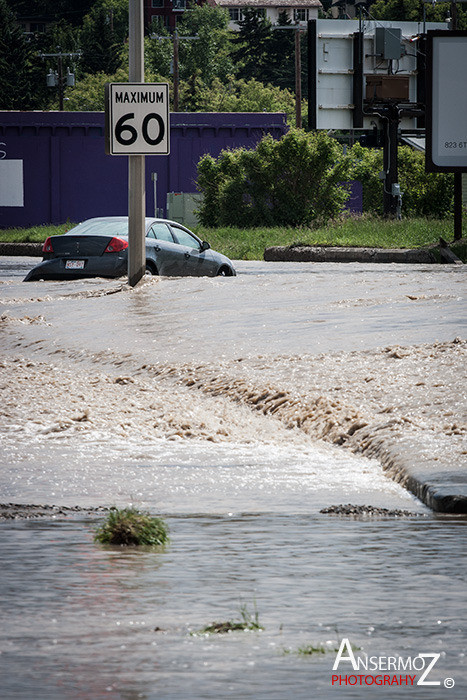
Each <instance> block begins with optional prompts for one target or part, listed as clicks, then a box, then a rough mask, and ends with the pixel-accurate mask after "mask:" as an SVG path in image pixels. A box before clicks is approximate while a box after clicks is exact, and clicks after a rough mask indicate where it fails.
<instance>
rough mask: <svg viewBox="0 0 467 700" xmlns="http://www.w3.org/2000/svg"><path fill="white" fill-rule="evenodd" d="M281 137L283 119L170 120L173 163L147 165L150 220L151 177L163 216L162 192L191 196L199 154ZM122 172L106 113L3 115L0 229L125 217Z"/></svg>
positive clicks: (192, 116) (122, 159)
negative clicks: (109, 150)
mask: <svg viewBox="0 0 467 700" xmlns="http://www.w3.org/2000/svg"><path fill="white" fill-rule="evenodd" d="M286 131H287V124H286V117H285V114H281V113H225V114H218V113H183V112H179V113H172V114H171V153H170V155H169V156H147V157H146V212H147V214H148V215H149V216H151V215H152V214H153V213H154V196H153V184H152V181H151V173H153V172H155V173H157V200H158V202H157V205H158V207H160V208H162V209H164V211H165V207H166V195H167V192H195V191H196V186H195V180H196V166H197V163H198V161H199V159H200V157H201V156H202V155H203V154H205V153H211V154H212V155H213V156H217V155H219V153H220V151H221V150H222V149H223V148H229V147H232V148H233V147H238V146H245V147H247V148H252V147H254V146H255V145H256V144H257V143H258V141H259V140H260V139H261V137H262V136H263V134H265V133H270V134H272V135H273V136H274V137H276V138H280V136H282V135H283V134H284V133H285V132H286ZM8 161H16V163H15V164H14V165H15V177H16V176H18V177H19V175H18V172H17V168H16V166H19V169H20V171H21V169H22V184H23V206H11V205H9V204H5V202H7V203H8V202H11V201H15V203H17V202H16V199H15V195H16V189H17V185H16V182H17V181H16V180H15V185H14V189H15V192H13V193H12V192H11V188H12V184H11V181H10V182H8V181H7V180H6V178H8V173H9V172H13V170H11V169H10V168H9V167H8V166H9V165H13V164H8ZM127 171H128V158H127V157H126V156H107V155H105V146H104V113H103V112H0V187H1V188H3V190H4V191H3V193H2V192H1V191H0V228H7V227H13V226H33V225H37V224H46V223H63V222H64V221H67V220H68V219H69V220H70V221H72V222H77V221H82V220H83V219H88V218H90V217H92V216H109V215H127V213H128V204H127V202H128V172H127ZM2 177H3V179H2ZM18 183H19V180H18ZM18 187H20V184H19V185H18ZM12 197H13V199H12ZM20 199H21V197H20Z"/></svg>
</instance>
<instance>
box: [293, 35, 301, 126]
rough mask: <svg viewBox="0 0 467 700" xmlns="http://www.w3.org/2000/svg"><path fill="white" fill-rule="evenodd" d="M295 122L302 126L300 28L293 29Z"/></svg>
mask: <svg viewBox="0 0 467 700" xmlns="http://www.w3.org/2000/svg"><path fill="white" fill-rule="evenodd" d="M295 122H296V127H297V129H301V128H302V57H301V51H300V29H296V30H295Z"/></svg>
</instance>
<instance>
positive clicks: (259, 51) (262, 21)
mask: <svg viewBox="0 0 467 700" xmlns="http://www.w3.org/2000/svg"><path fill="white" fill-rule="evenodd" d="M238 24H239V27H240V30H239V32H238V34H237V36H236V38H235V40H234V41H235V43H236V45H237V46H238V48H237V50H236V51H235V52H234V54H233V59H234V61H235V62H236V63H237V64H238V68H237V76H238V77H239V78H244V79H245V80H249V79H250V78H255V80H260V81H262V80H263V76H264V74H265V73H266V71H267V69H268V58H267V55H268V48H269V42H270V40H271V22H270V21H269V20H268V19H267V18H266V16H265V13H264V10H261V9H253V8H245V9H244V10H243V19H242V20H240V22H239V23H238Z"/></svg>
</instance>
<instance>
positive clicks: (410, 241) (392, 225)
mask: <svg viewBox="0 0 467 700" xmlns="http://www.w3.org/2000/svg"><path fill="white" fill-rule="evenodd" d="M196 232H197V234H198V236H200V237H202V238H203V239H205V240H207V241H209V243H210V244H211V246H212V247H213V248H214V249H215V250H218V251H219V252H221V253H224V255H227V256H228V257H229V258H232V259H234V260H262V258H263V253H264V249H265V248H268V247H270V246H288V245H292V244H293V243H306V244H308V245H316V246H323V245H329V246H359V247H360V246H361V247H375V248H421V247H423V246H427V245H432V244H437V243H438V242H439V238H440V236H441V237H443V238H445V239H446V240H448V241H449V240H452V237H453V224H452V221H451V220H450V219H442V220H438V219H404V220H402V221H389V220H385V219H375V218H367V217H361V218H349V219H345V220H344V221H342V222H332V223H329V224H327V225H326V226H323V227H321V228H316V229H311V228H299V229H290V228H256V229H236V228H219V229H203V228H201V227H198V228H197V229H196Z"/></svg>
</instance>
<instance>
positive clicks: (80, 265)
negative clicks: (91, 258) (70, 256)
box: [65, 260, 84, 270]
mask: <svg viewBox="0 0 467 700" xmlns="http://www.w3.org/2000/svg"><path fill="white" fill-rule="evenodd" d="M65 269H67V270H83V269H84V260H67V261H66V263H65Z"/></svg>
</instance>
